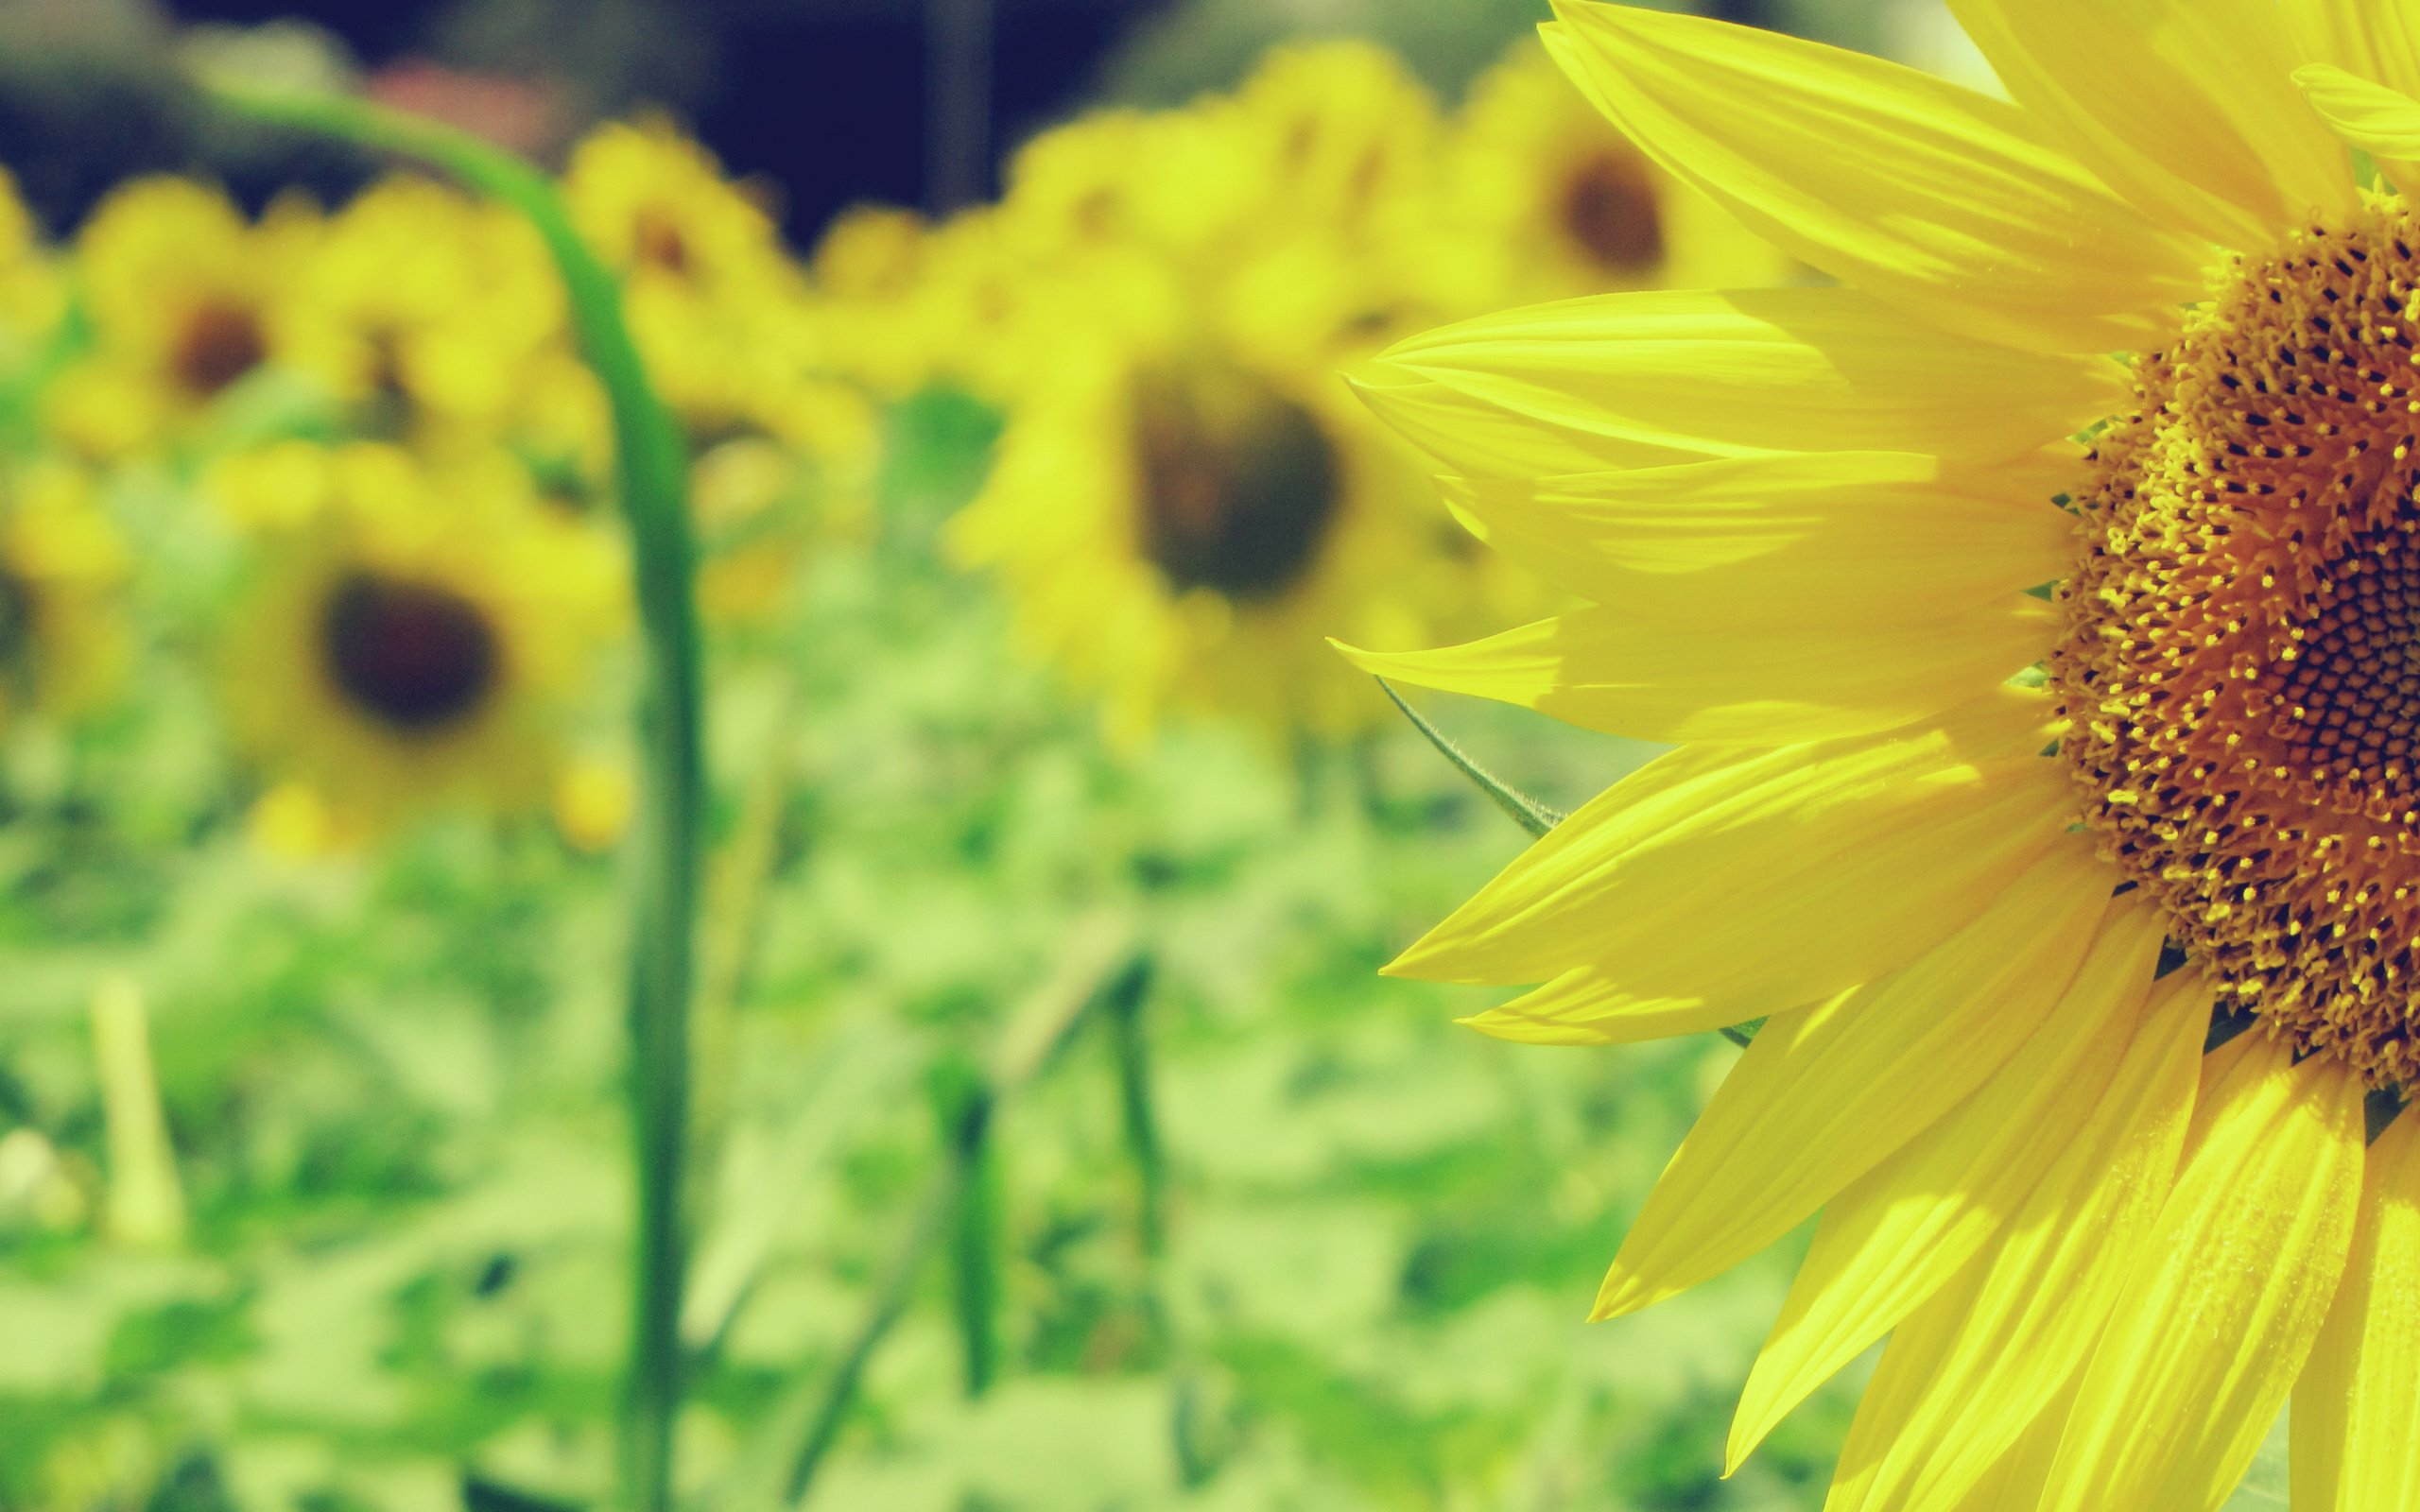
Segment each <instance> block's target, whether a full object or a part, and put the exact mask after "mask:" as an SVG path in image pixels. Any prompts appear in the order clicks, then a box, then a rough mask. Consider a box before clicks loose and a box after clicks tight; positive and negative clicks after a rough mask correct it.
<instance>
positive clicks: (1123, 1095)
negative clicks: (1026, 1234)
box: [1108, 955, 1167, 1262]
mask: <svg viewBox="0 0 2420 1512" xmlns="http://www.w3.org/2000/svg"><path fill="white" fill-rule="evenodd" d="M1150 993H1151V958H1150V956H1148V955H1144V956H1138V957H1136V959H1135V962H1134V964H1133V966H1132V967H1131V968H1129V969H1128V971H1127V972H1126V974H1125V975H1124V976H1122V977H1120V978H1119V979H1118V980H1117V981H1116V982H1115V984H1113V985H1112V986H1111V988H1110V989H1109V993H1108V1000H1109V1001H1108V1008H1109V1032H1110V1044H1111V1049H1112V1050H1113V1052H1114V1053H1115V1056H1116V1058H1117V1102H1118V1111H1119V1114H1120V1122H1121V1123H1122V1124H1123V1125H1125V1131H1126V1149H1127V1153H1128V1154H1130V1155H1132V1157H1133V1160H1134V1179H1135V1229H1136V1233H1137V1235H1138V1237H1139V1238H1140V1240H1141V1242H1142V1249H1143V1255H1144V1258H1145V1260H1146V1261H1147V1262H1149V1261H1156V1260H1157V1259H1158V1258H1159V1256H1160V1252H1161V1251H1162V1250H1163V1249H1165V1248H1166V1247H1167V1163H1166V1161H1165V1160H1163V1159H1162V1157H1161V1153H1160V1125H1159V1117H1158V1113H1157V1111H1156V1109H1155V1108H1153V1106H1152V1098H1151V1046H1150V1035H1149V1033H1148V1032H1147V1030H1146V1029H1145V1026H1144V1023H1143V1008H1144V1005H1146V1004H1147V1003H1148V1002H1149V1001H1150Z"/></svg>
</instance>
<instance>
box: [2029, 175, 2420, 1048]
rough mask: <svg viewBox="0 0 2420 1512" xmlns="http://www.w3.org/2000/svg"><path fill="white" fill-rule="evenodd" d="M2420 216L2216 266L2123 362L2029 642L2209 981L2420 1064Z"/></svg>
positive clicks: (2066, 748) (2080, 773)
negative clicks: (2073, 541) (2124, 375)
mask: <svg viewBox="0 0 2420 1512" xmlns="http://www.w3.org/2000/svg"><path fill="white" fill-rule="evenodd" d="M2415 248H2420V225H2415V223H2414V221H2413V219H2412V217H2411V215H2410V214H2409V213H2408V212H2406V211H2405V210H2404V209H2403V208H2402V206H2400V205H2399V204H2389V205H2381V206H2378V207H2375V208H2373V209H2371V210H2369V211H2366V212H2364V213H2363V214H2362V215H2359V217H2357V218H2355V219H2354V220H2353V221H2352V222H2351V223H2350V224H2348V225H2344V226H2329V227H2317V228H2313V229H2311V230H2309V231H2308V232H2301V233H2298V234H2297V235H2296V236H2295V237H2294V238H2293V239H2292V240H2291V241H2290V243H2289V245H2288V247H2287V249H2286V250H2285V251H2284V252H2283V253H2282V254H2280V255H2279V256H2277V257H2275V258H2273V259H2269V260H2264V261H2260V262H2245V263H2242V264H2240V265H2239V266H2237V267H2236V268H2235V269H2234V270H2233V271H2232V273H2231V274H2230V275H2229V276H2228V277H2227V278H2226V279H2225V280H2224V281H2223V282H2222V285H2221V287H2220V288H2219V289H2218V290H2217V291H2216V292H2215V293H2214V294H2213V296H2212V298H2211V300H2210V301H2209V302H2208V303H2207V304H2205V305H2204V306H2203V308H2202V309H2201V310H2200V311H2199V312H2198V313H2197V314H2196V315H2195V316H2194V318H2192V319H2191V321H2190V322H2189V323H2188V325H2187V329H2186V331H2185V333H2184V335H2182V336H2180V337H2179V338H2178V340H2177V341H2176V343H2175V344H2174V345H2173V346H2171V347H2170V348H2169V350H2167V351H2165V352H2156V353H2153V354H2152V355H2150V356H2147V357H2144V358H2142V359H2141V360H2140V361H2139V362H2138V363H2137V364H2136V367H2135V397H2134V402H2133V406H2132V409H2131V411H2130V412H2129V413H2127V414H2125V415H2123V416H2121V417H2120V418H2119V419H2118V420H2117V421H2115V422H2113V423H2112V424H2111V425H2110V426H2109V427H2108V429H2107V430H2106V431H2105V432H2104V433H2103V434H2102V435H2101V436H2100V438H2098V441H2097V444H2096V449H2095V451H2094V453H2093V457H2092V472H2093V483H2092V485H2091V487H2090V488H2089V489H2088V490H2086V491H2085V492H2084V493H2083V495H2082V496H2081V497H2080V498H2079V499H2078V500H2077V501H2076V503H2077V509H2078V514H2079V517H2080V519H2079V525H2080V532H2081V535H2080V540H2081V554H2080V559H2079V561H2078V563H2077V567H2076V571H2075V573H2074V575H2073V576H2071V577H2070V578H2069V579H2068V580H2067V583H2066V586H2065V588H2064V589H2063V590H2062V592H2061V603H2062V607H2063V608H2064V610H2065V612H2066V628H2065V631H2064V634H2063V636H2062V641H2061V644H2060V646H2059V649H2058V650H2057V652H2056V653H2055V654H2054V655H2053V657H2052V659H2051V662H2050V679H2051V686H2052V690H2053V692H2054V693H2055V694H2056V695H2057V696H2058V697H2059V699H2060V701H2061V704H2062V707H2063V709H2064V712H2065V713H2066V714H2067V716H2068V717H2069V718H2070V719H2071V720H2072V721H2073V727H2072V729H2071V730H2069V731H2068V733H2067V734H2066V736H2065V738H2064V739H2063V741H2062V743H2061V749H2062V752H2063V753H2064V755H2065V756H2066V760H2067V761H2068V762H2069V763H2070V764H2071V765H2072V766H2073V767H2074V769H2075V772H2076V775H2077V778H2078V780H2079V782H2080V783H2081V785H2082V787H2083V792H2084V794H2085V798H2086V804H2085V812H2086V816H2087V819H2088V822H2089V823H2090V824H2091V826H2092V827H2093V829H2094V830H2095V831H2096V832H2097V833H2099V835H2100V839H2101V842H2102V844H2103V847H2104V849H2105V850H2106V851H2108V853H2109V854H2110V855H2111V856H2112V857H2113V858H2114V859H2115V860H2116V861H2117V862H2118V865H2119V866H2120V867H2121V868H2124V869H2125V871H2126V872H2127V873H2128V875H2129V876H2131V877H2132V878H2133V879H2134V880H2135V882H2137V883H2139V884H2140V885H2142V886H2143V887H2144V888H2145V889H2146V890H2147V891H2148V892H2149V893H2151V894H2152V896H2154V897H2156V898H2158V899H2159V900H2160V901H2161V902H2163V903H2165V904H2166V905H2167V908H2168V911H2169V918H2170V923H2169V934H2170V936H2172V937H2173V938H2174V939H2176V940H2177V941H2178V942H2179V943H2180V944H2182V945H2184V946H2185V947H2186V949H2187V951H2188V952H2189V953H2191V954H2192V955H2193V956H2194V957H2195V958H2196V959H2197V960H2199V961H2201V962H2202V963H2204V965H2206V966H2207V967H2208V968H2209V969H2210V970H2211V971H2212V972H2213V973H2214V975H2215V976H2216V977H2217V978H2218V980H2219V981H2221V983H2222V984H2223V985H2224V990H2226V991H2227V992H2229V993H2231V994H2232V995H2233V999H2234V1001H2233V1003H2232V1005H2233V1006H2237V1007H2240V1008H2246V1009H2250V1010H2253V1011H2256V1012H2258V1013H2261V1014H2265V1015H2267V1016H2269V1017H2271V1018H2272V1019H2273V1020H2275V1021H2277V1022H2279V1023H2280V1024H2281V1025H2282V1026H2283V1027H2284V1028H2286V1029H2287V1030H2288V1031H2289V1032H2290V1033H2291V1034H2292V1035H2293V1036H2294V1037H2295V1038H2296V1040H2299V1041H2300V1042H2301V1043H2302V1044H2303V1045H2305V1046H2306V1047H2308V1048H2311V1049H2317V1050H2327V1051H2330V1052H2332V1053H2334V1054H2337V1055H2340V1056H2342V1057H2344V1058H2345V1059H2346V1060H2348V1061H2349V1062H2351V1063H2352V1064H2353V1065H2354V1066H2355V1067H2357V1068H2358V1069H2359V1070H2360V1071H2361V1073H2362V1074H2364V1075H2366V1076H2367V1077H2368V1078H2369V1079H2370V1080H2371V1081H2372V1082H2373V1083H2375V1084H2377V1085H2381V1086H2385V1085H2408V1084H2410V1083H2411V1082H2412V1081H2413V1080H2414V1073H2415V1071H2420V1055H2416V1054H2415V1049H2414V1045H2413V1037H2412V1031H2413V1026H2414V1021H2415V1015H2420V993H2416V992H2415V988H2420V977H2415V975H2414V968H2415V961H2414V952H2415V950H2420V764H2415V760H2414V737H2415V734H2420V537H2415V530H2420V505H2416V504H2415V502H2414V488H2415V484H2416V483H2420V458H2415V457H2414V455H2413V449H2414V448H2413V442H2414V438H2415V436H2420V349H2415V347H2414V344H2413V335H2412V330H2411V317H2410V315H2409V313H2408V312H2409V310H2410V306H2411V302H2412V301H2413V299H2414V293H2413V288H2414V284H2415V283H2416V282H2420V257H2415V253H2414V249H2415Z"/></svg>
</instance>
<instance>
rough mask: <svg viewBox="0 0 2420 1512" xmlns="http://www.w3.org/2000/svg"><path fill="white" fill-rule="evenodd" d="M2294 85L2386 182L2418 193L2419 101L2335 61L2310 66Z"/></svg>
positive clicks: (2300, 72) (2296, 72)
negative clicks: (2365, 155)
mask: <svg viewBox="0 0 2420 1512" xmlns="http://www.w3.org/2000/svg"><path fill="white" fill-rule="evenodd" d="M2294 82H2295V83H2297V84H2299V85H2301V86H2302V90H2303V94H2305V95H2306V96H2308V98H2309V100H2310V108H2311V109H2312V110H2314V111H2317V112H2319V114H2320V117H2321V119H2323V120H2325V121H2326V123H2327V124H2328V126H2329V127H2330V128H2331V129H2333V130H2334V131H2335V132H2336V134H2337V135H2338V136H2340V137H2342V138H2343V139H2344V140H2345V141H2346V142H2348V143H2350V144H2351V145H2352V146H2357V147H2359V148H2360V149H2361V150H2362V151H2364V152H2366V153H2368V154H2369V155H2370V156H2371V157H2373V158H2375V159H2377V164H2378V171H2379V172H2381V173H2383V174H2385V175H2386V177H2387V181H2388V182H2390V183H2392V184H2394V186H2395V187H2396V188H2397V189H2400V190H2402V191H2403V192H2404V193H2405V194H2406V195H2407V196H2409V195H2411V194H2413V193H2415V192H2420V100H2415V99H2413V98H2412V97H2411V95H2409V94H2401V93H2398V92H2397V91H2394V90H2391V89H2388V88H2387V87H2386V86H2385V85H2383V84H2373V83H2371V82H2370V81H2369V80H2368V79H2365V78H2356V77H2353V76H2352V75H2351V74H2348V73H2346V72H2345V71H2344V70H2342V69H2341V68H2338V67H2336V66H2335V65H2334V64H2332V63H2308V64H2306V65H2304V66H2303V67H2301V68H2298V69H2296V70H2294Z"/></svg>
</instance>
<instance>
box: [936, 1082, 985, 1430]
mask: <svg viewBox="0 0 2420 1512" xmlns="http://www.w3.org/2000/svg"><path fill="white" fill-rule="evenodd" d="M992 1098H993V1093H992V1089H991V1088H990V1087H988V1086H986V1085H985V1084H984V1081H983V1075H982V1073H981V1072H979V1071H977V1069H976V1068H975V1067H974V1066H973V1065H971V1064H968V1063H967V1062H965V1061H962V1060H959V1061H944V1062H943V1063H942V1066H941V1067H940V1068H937V1074H936V1075H935V1078H934V1089H933V1110H934V1112H935V1113H936V1114H937V1115H938V1116H939V1117H940V1119H941V1125H942V1138H943V1139H944V1140H945V1141H947V1143H948V1148H949V1155H950V1165H951V1167H952V1168H953V1169H954V1170H955V1171H956V1173H957V1176H958V1182H957V1185H958V1199H957V1201H955V1202H953V1203H952V1204H951V1205H950V1235H949V1241H950V1242H949V1280H950V1287H949V1290H950V1301H951V1304H952V1308H953V1311H955V1312H956V1313H957V1314H958V1336H959V1355H960V1360H961V1363H962V1365H963V1367H964V1370H965V1382H966V1395H967V1397H968V1398H969V1399H970V1400H972V1399H974V1398H977V1397H980V1396H981V1395H983V1393H984V1392H986V1391H988V1390H990V1389H991V1386H992V1382H993V1379H994V1376H996V1375H997V1374H998V1372H999V1362H1000V1321H999V1320H1000V1162H999V1155H998V1153H997V1151H995V1150H994V1147H993V1144H992V1140H991V1125H992Z"/></svg>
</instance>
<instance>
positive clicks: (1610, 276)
mask: <svg viewBox="0 0 2420 1512" xmlns="http://www.w3.org/2000/svg"><path fill="white" fill-rule="evenodd" d="M1447 172H1448V174H1449V176H1450V184H1449V187H1448V190H1447V193H1448V194H1449V195H1450V196H1451V198H1452V201H1453V214H1454V215H1455V218H1456V221H1457V223H1458V225H1459V226H1460V228H1461V230H1462V231H1464V232H1466V233H1467V234H1468V236H1469V239H1470V242H1471V244H1472V245H1471V247H1470V249H1469V252H1468V254H1467V255H1468V259H1469V264H1470V266H1473V267H1474V269H1475V270H1476V271H1477V273H1478V276H1479V277H1481V278H1483V279H1484V280H1485V281H1486V283H1484V285H1483V287H1484V288H1485V289H1486V291H1487V295H1488V297H1489V298H1490V300H1491V301H1494V302H1498V303H1502V302H1512V301H1525V300H1547V299H1559V298H1562V297H1564V296H1566V295H1576V294H1602V293H1606V292H1608V291H1611V290H1615V289H1635V288H1692V287H1706V286H1725V287H1737V286H1742V285H1749V286H1753V285H1759V284H1766V283H1780V282H1782V281H1783V280H1784V279H1785V278H1786V277H1787V276H1788V274H1789V259H1788V258H1786V257H1784V256H1783V255H1782V254H1781V253H1779V252H1777V251H1776V250H1774V249H1772V247H1771V246H1769V245H1767V244H1766V243H1765V242H1763V241H1761V240H1759V239H1758V238H1756V237H1755V236H1752V235H1750V234H1748V233H1747V232H1745V231H1743V230H1742V229H1741V228H1740V226H1739V223H1738V222H1737V220H1735V219H1733V218H1732V217H1731V216H1730V215H1728V214H1726V213H1725V212H1724V211H1723V210H1722V208H1721V207H1720V206H1719V205H1717V204H1716V203H1714V201H1712V200H1710V199H1708V198H1706V197H1704V196H1703V195H1700V194H1697V193H1694V192H1692V191H1690V190H1687V189H1685V188H1684V187H1682V186H1681V184H1679V183H1678V182H1676V181H1675V180H1673V179H1672V178H1671V176H1670V175H1668V174H1667V173H1665V172H1664V171H1663V170H1661V169H1659V168H1657V167H1656V166H1655V165H1654V163H1651V161H1649V159H1648V156H1647V154H1646V153H1644V152H1642V151H1640V150H1639V149H1638V148H1637V147H1636V146H1634V145H1632V143H1631V141H1630V139H1629V138H1628V137H1625V136H1624V135H1622V134H1621V132H1619V131H1617V130H1616V129H1614V128H1613V126H1612V125H1611V124H1609V123H1608V122H1607V121H1606V120H1605V118H1604V117H1603V116H1602V115H1600V114H1599V113H1598V112H1596V111H1594V110H1592V109H1590V107H1589V105H1588V102H1587V101H1586V100H1585V99H1583V98H1582V97H1581V96H1580V94H1577V93H1576V92H1574V91H1573V89H1572V88H1571V85H1570V83H1569V82H1568V81H1567V80H1566V79H1564V77H1563V73H1562V71H1561V70H1560V69H1558V68H1557V67H1555V65H1554V61H1553V60H1552V59H1550V58H1548V57H1547V53H1546V49H1545V48H1543V47H1541V46H1539V45H1538V44H1537V43H1535V42H1524V43H1521V44H1520V45H1518V46H1516V47H1515V48H1513V50H1512V51H1511V52H1510V53H1508V54H1507V55H1506V56H1505V58H1504V59H1503V60H1501V61H1500V62H1498V63H1497V64H1496V65H1495V67H1493V68H1491V69H1489V70H1488V71H1487V72H1486V73H1484V74H1482V75H1480V76H1479V77H1478V80H1477V81H1476V82H1475V83H1474V84H1473V85H1472V86H1471V93H1470V97H1469V99H1468V100H1467V101H1466V102H1465V103H1464V104H1463V106H1462V109H1461V113H1460V115H1459V116H1458V117H1457V118H1456V120H1455V122H1454V126H1453V130H1452V138H1451V142H1450V145H1449V146H1448V148H1447Z"/></svg>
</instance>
